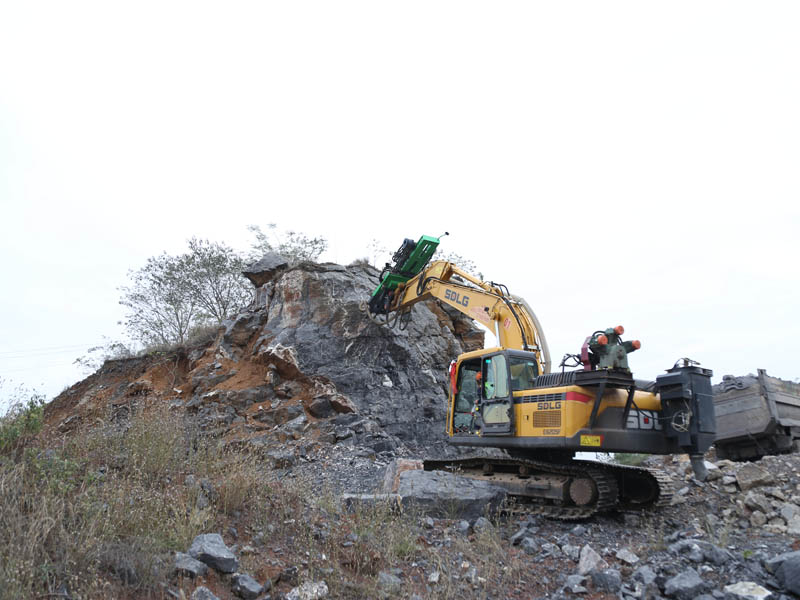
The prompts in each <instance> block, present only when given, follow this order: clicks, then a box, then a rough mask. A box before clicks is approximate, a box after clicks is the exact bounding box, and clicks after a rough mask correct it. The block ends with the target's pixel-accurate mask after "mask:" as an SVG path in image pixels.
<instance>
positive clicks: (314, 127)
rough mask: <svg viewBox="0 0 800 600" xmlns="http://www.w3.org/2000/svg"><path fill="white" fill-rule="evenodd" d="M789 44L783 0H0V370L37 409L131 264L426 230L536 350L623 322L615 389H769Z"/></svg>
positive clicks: (74, 374) (106, 324) (784, 230)
mask: <svg viewBox="0 0 800 600" xmlns="http://www.w3.org/2000/svg"><path fill="white" fill-rule="evenodd" d="M798 31H800V4H798V3H797V2H769V3H765V2H733V1H727V0H726V1H720V2H697V1H694V0H693V1H691V2H670V3H663V2H661V3H651V2H642V1H639V0H637V1H631V2H549V3H537V2H502V3H500V2H494V3H489V2H482V3H476V2H465V1H459V2H437V1H431V0H426V1H425V2H392V3H387V2H378V1H375V0H370V1H365V2H330V1H326V2H284V3H278V2H254V3H244V2H226V3H221V2H220V3H207V2H164V1H159V2H136V3H121V2H109V1H107V0H105V1H100V2H94V3H92V2H81V1H74V2H61V1H54V2H38V1H24V2H23V1H16V2H12V1H8V0H0V208H1V209H2V212H1V213H0V214H1V215H2V217H1V219H2V220H1V221H0V253H1V255H2V260H0V280H1V281H2V282H3V293H2V294H0V377H4V378H5V379H7V380H8V379H11V380H13V382H15V383H22V384H24V385H27V386H29V387H35V388H38V389H40V390H42V391H44V392H45V393H47V394H49V395H52V394H56V393H58V392H59V391H61V389H63V388H64V387H65V386H67V385H69V384H71V383H73V382H74V381H76V380H77V379H78V378H79V377H80V376H81V373H80V372H79V371H77V370H76V369H75V368H74V367H73V366H71V362H72V360H74V358H75V357H76V356H78V355H80V354H82V353H83V350H85V349H86V348H87V347H89V346H91V345H93V344H95V343H98V342H101V341H102V337H103V336H107V337H109V338H118V337H119V336H120V330H119V328H118V326H117V325H116V323H117V321H119V320H120V319H121V318H122V316H123V313H122V310H121V307H119V306H118V304H117V300H118V292H117V289H116V288H117V287H118V286H120V285H123V284H124V283H125V281H126V272H127V270H128V269H130V268H137V267H139V266H141V265H142V264H143V262H144V261H145V259H146V258H147V257H148V256H152V255H154V254H158V253H160V252H161V251H162V250H166V251H168V252H178V251H180V250H182V249H183V247H184V241H185V240H186V238H188V237H190V236H192V235H196V236H200V237H207V238H211V239H215V240H221V241H226V242H228V243H230V244H231V245H234V246H239V247H242V248H244V247H246V246H247V245H248V243H249V234H248V232H247V230H246V226H247V225H248V224H251V223H253V224H260V225H262V226H263V225H266V224H267V223H270V222H275V223H278V224H279V225H280V226H282V227H284V228H286V229H296V230H300V231H304V232H306V233H308V234H313V235H324V236H326V237H327V238H328V239H329V240H330V245H331V250H330V252H329V253H328V255H327V256H326V257H325V258H327V259H329V260H334V261H337V262H342V263H347V262H350V261H351V260H353V259H355V258H358V257H361V256H365V255H366V254H367V251H366V247H367V245H368V243H369V241H370V240H371V239H373V238H377V239H379V240H381V241H382V242H383V243H384V245H385V246H386V247H388V248H389V249H390V250H394V249H395V248H396V247H397V246H399V245H400V243H401V242H402V240H403V238H404V237H413V238H416V237H418V236H419V235H422V234H429V235H438V234H440V233H442V232H443V231H445V230H447V231H450V232H451V236H450V237H448V238H446V239H445V242H444V247H445V249H448V250H453V251H455V252H458V253H461V254H463V255H465V256H468V257H471V258H472V259H473V260H475V261H476V262H477V263H478V265H479V266H480V267H481V270H482V271H483V273H484V275H485V276H486V277H487V278H488V279H493V280H495V281H499V282H503V283H505V284H506V285H508V287H509V288H510V289H511V291H512V292H514V293H517V294H520V295H522V296H524V297H525V298H526V299H527V300H528V301H529V303H530V304H531V305H532V306H533V308H534V309H535V310H536V312H537V314H538V315H539V318H540V319H541V321H542V323H543V325H544V327H545V332H546V334H547V337H548V340H549V342H550V345H551V348H552V350H553V355H554V357H555V358H560V357H561V356H562V355H563V354H564V353H565V352H577V351H578V349H579V348H580V345H581V343H582V341H583V339H584V337H585V336H586V335H588V334H590V333H591V332H592V331H594V330H595V329H599V328H605V327H608V326H613V325H616V324H619V323H621V324H623V325H625V326H626V329H627V331H628V332H629V334H630V337H635V338H639V339H641V340H642V342H643V348H642V350H641V351H639V352H638V353H637V354H635V355H633V357H631V362H632V366H633V369H634V371H635V372H636V374H637V375H638V376H641V377H648V378H652V377H655V375H656V374H658V373H659V372H661V371H662V370H663V369H665V368H667V367H669V366H670V365H671V364H672V363H673V362H674V361H675V360H676V359H677V358H679V357H682V356H690V357H692V358H695V359H697V360H700V361H701V362H702V363H703V365H705V366H707V367H710V368H712V369H713V370H714V371H715V374H716V377H715V380H718V379H719V378H720V377H721V375H723V374H726V373H735V374H744V373H747V372H749V371H755V369H756V368H759V367H761V368H766V369H768V370H769V372H770V373H771V374H773V375H777V376H781V377H784V378H789V379H794V378H796V377H798V376H800V369H798V367H797V364H796V363H797V351H796V347H797V343H798V340H799V339H800V320H799V319H798V317H797V309H798V307H799V306H800V283H799V282H798V266H797V265H798V246H799V244H798V241H797V233H796V232H797V231H798V227H799V226H800V209H799V208H798V196H799V195H800V181H799V178H800V172H799V169H798V167H799V166H800V110H799V109H798V107H800V36H798V34H797V32H798ZM7 387H8V385H6V388H7ZM0 393H2V392H0Z"/></svg>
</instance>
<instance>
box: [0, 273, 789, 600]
mask: <svg viewBox="0 0 800 600" xmlns="http://www.w3.org/2000/svg"><path fill="white" fill-rule="evenodd" d="M377 275H378V273H377V272H376V271H375V270H373V269H371V268H369V267H364V266H350V267H343V266H339V265H332V264H325V265H312V264H305V265H300V266H297V267H293V268H288V267H287V266H286V265H285V264H282V263H281V261H280V260H277V259H276V258H275V257H267V258H266V259H265V260H264V261H262V263H260V264H259V265H256V266H255V267H254V268H253V269H252V271H251V272H249V273H248V276H249V277H250V279H251V281H253V283H254V285H255V286H256V288H257V294H256V299H255V301H254V303H253V305H252V306H251V307H250V308H249V310H247V311H246V312H243V313H242V314H240V315H238V316H236V318H234V319H232V320H230V321H228V322H226V323H224V326H223V327H221V328H220V329H219V330H218V331H217V332H216V334H215V335H214V337H213V339H210V340H208V341H207V342H206V343H204V344H201V345H198V346H196V347H192V348H189V349H186V350H183V351H179V352H175V353H166V354H161V355H154V356H149V357H142V358H135V359H129V360H123V361H109V362H107V363H106V364H105V365H104V366H103V367H102V368H101V369H100V370H99V371H98V372H97V373H95V374H94V375H92V376H90V377H89V378H87V379H86V380H84V381H82V382H80V383H78V384H76V385H75V386H73V387H72V388H70V389H69V390H67V391H66V392H64V393H63V394H61V395H60V396H59V397H58V398H56V399H55V400H54V401H53V402H52V403H51V404H50V405H49V406H48V407H47V409H46V424H45V430H44V432H43V434H42V435H41V436H40V440H39V443H40V444H41V445H42V446H45V447H46V449H43V450H41V451H40V452H39V453H38V454H37V453H36V452H28V453H27V454H26V455H25V457H24V458H22V459H21V460H22V461H23V462H21V463H19V464H17V463H11V462H3V460H2V459H0V502H3V503H5V504H4V509H5V510H6V513H5V514H10V512H14V513H15V514H16V513H21V514H25V515H27V516H26V517H25V519H23V520H20V521H19V522H17V521H14V523H15V525H14V527H10V526H9V527H8V528H6V529H3V527H0V541H2V542H3V543H5V544H6V546H7V547H9V548H11V547H12V544H11V541H13V542H14V543H16V544H18V545H17V546H14V547H13V549H12V550H9V551H8V552H7V555H6V554H3V552H4V550H0V558H3V559H4V561H6V563H7V564H9V565H12V566H10V567H9V568H8V569H7V570H5V571H0V572H2V573H15V572H19V573H28V576H27V578H25V577H22V576H21V575H20V576H15V579H14V581H11V580H9V582H8V585H7V586H6V588H2V586H0V598H5V597H9V598H10V597H14V596H13V595H4V591H3V590H4V589H5V590H10V591H9V592H8V593H9V594H17V597H21V596H19V594H23V596H24V593H23V592H20V591H19V590H23V591H25V592H29V591H30V590H36V591H37V593H39V594H40V595H41V597H44V596H52V597H56V596H57V597H62V598H72V597H74V598H78V597H82V598H83V597H86V598H89V597H98V598H100V597H131V598H134V597H137V598H138V597H153V598H189V597H191V598H192V599H194V600H202V599H208V600H211V599H213V598H219V599H228V598H231V599H232V598H248V599H254V598H262V599H267V598H271V599H278V598H286V599H292V600H300V599H306V600H310V599H317V598H325V597H330V598H414V599H421V598H461V599H464V598H496V599H502V598H516V599H529V598H592V599H596V598H621V599H623V600H640V599H649V598H677V599H686V600H688V599H691V598H702V599H704V600H709V599H711V598H718V599H727V598H732V599H745V598H774V599H781V600H785V599H788V598H793V597H798V596H797V595H798V594H800V475H799V474H798V473H800V456H798V455H785V456H778V457H767V458H765V459H763V460H761V461H758V462H754V463H732V462H729V461H716V462H715V459H714V455H713V451H712V452H711V453H710V455H709V456H708V457H707V458H708V460H709V461H710V463H711V466H710V476H709V479H708V480H707V481H705V482H699V481H697V480H695V479H694V478H693V477H692V474H691V470H690V469H689V468H688V464H687V463H686V462H684V461H683V459H682V458H679V457H674V458H673V457H665V458H662V457H651V458H649V459H647V464H648V465H649V466H652V467H660V468H664V469H665V470H667V471H668V472H669V473H671V475H672V477H673V479H674V480H675V481H676V483H677V486H676V489H677V493H676V494H675V496H674V497H673V500H672V505H671V506H669V507H666V508H664V509H662V510H659V511H658V512H653V513H646V514H634V513H629V514H625V513H614V514H610V515H603V516H599V517H596V518H594V519H592V520H590V521H587V522H583V523H567V522H560V521H553V520H547V519H545V518H543V517H539V516H532V515H530V514H527V513H526V512H525V510H524V507H515V506H513V505H507V504H504V503H503V494H502V493H501V492H497V490H496V489H495V490H491V489H489V490H486V489H483V490H478V489H476V486H475V485H473V484H470V483H466V484H465V483H463V481H461V482H459V481H458V480H461V479H462V478H457V477H455V476H453V475H449V474H437V475H432V476H430V477H429V478H428V479H427V480H426V481H425V482H424V484H425V486H427V487H426V488H425V494H426V497H425V498H422V494H420V489H421V487H420V485H418V484H419V482H418V481H417V480H418V479H419V478H420V477H421V476H420V475H419V474H418V473H417V474H413V473H412V472H407V473H403V474H401V475H399V476H397V477H396V478H393V477H392V474H393V473H394V472H396V471H398V470H399V469H398V462H397V461H398V459H400V458H407V457H421V456H424V455H431V454H443V453H446V452H453V450H452V449H449V448H448V447H447V446H446V445H444V443H443V432H442V429H443V425H442V424H443V421H444V410H445V404H444V401H445V397H446V386H447V381H446V377H445V372H446V368H447V365H448V363H449V361H450V359H451V358H452V357H455V356H456V355H458V354H459V353H461V352H464V351H467V350H472V349H475V348H478V347H481V346H482V343H483V336H482V334H481V332H480V331H478V330H476V329H474V328H473V326H472V324H471V322H470V321H468V320H465V319H463V318H462V317H461V316H460V315H458V314H454V313H451V312H449V311H447V310H444V309H442V308H441V307H439V306H438V305H435V304H422V305H418V306H416V307H415V309H414V316H413V320H412V321H411V323H410V324H409V326H408V328H407V329H406V330H404V331H399V330H388V329H386V328H383V327H379V326H377V325H375V324H374V323H372V322H371V321H370V320H369V319H368V318H367V317H366V316H365V315H364V313H363V312H362V311H361V310H360V304H361V303H362V301H363V300H364V299H365V298H367V297H368V295H369V293H370V291H371V290H372V289H373V288H374V286H375V284H376V282H377ZM25 461H28V462H25ZM387 473H388V474H389V477H387ZM392 481H399V483H398V484H397V485H393V483H392ZM15 482H18V483H15ZM20 482H21V483H20ZM54 482H55V484H57V485H56V486H55V487H54ZM412 483H413V484H414V485H411V484H412ZM14 485H18V486H19V487H18V488H15V487H14ZM403 485H405V486H406V487H405V488H404V487H402V486H403ZM415 485H416V487H414V486H415ZM398 486H399V487H398ZM17 489H24V490H29V491H28V492H26V493H30V494H32V495H33V496H32V497H36V498H37V499H39V500H37V502H35V503H33V504H34V505H36V504H37V503H38V504H42V505H43V506H44V507H45V508H46V509H47V510H44V509H43V510H42V514H41V515H40V517H39V520H38V521H36V520H35V519H34V516H33V513H34V512H35V511H32V509H31V504H30V503H28V502H27V501H24V495H23V494H22V492H19V493H18V492H17V491H15V490H17ZM431 490H433V491H432V492H431ZM395 492H398V494H395ZM472 494H474V495H472ZM20 498H22V500H21V499H20ZM409 498H411V499H412V500H417V501H416V502H412V503H408V502H406V500H407V499H409ZM431 498H432V499H431ZM400 506H402V507H403V508H402V509H401V510H400V509H399V507H400ZM484 509H485V510H484ZM59 510H60V511H61V512H58V511H59ZM54 514H55V515H60V516H56V517H53V515H54ZM86 515H93V516H92V519H87V518H86ZM487 517H488V518H487ZM26 519H27V521H30V522H31V523H33V525H30V526H27V528H26V525H25V520H26ZM54 519H55V520H54ZM9 522H11V521H9ZM53 522H64V523H67V525H64V528H63V531H61V532H60V534H59V535H56V533H54V532H53V531H50V530H48V531H49V533H47V535H46V536H41V538H42V542H41V543H39V544H27V543H26V544H24V545H23V544H21V542H19V540H27V539H39V538H37V537H36V536H40V534H39V533H36V532H39V531H40V530H41V529H42V525H41V524H44V523H50V524H52V523H53ZM98 524H102V526H100V525H98ZM34 525H35V527H34ZM8 532H10V533H8ZM0 545H2V544H0ZM15 556H19V557H21V558H19V561H20V562H19V564H18V565H15V564H14V563H13V562H11V559H13V558H14V557H15ZM28 556H30V557H31V558H28ZM64 557H66V558H64ZM76 557H77V558H76ZM0 562H3V561H0ZM31 565H34V566H35V567H36V568H31ZM43 565H44V566H43ZM2 568H5V567H2ZM42 573H45V575H44V576H42V575H41V574H42ZM14 590H17V591H14Z"/></svg>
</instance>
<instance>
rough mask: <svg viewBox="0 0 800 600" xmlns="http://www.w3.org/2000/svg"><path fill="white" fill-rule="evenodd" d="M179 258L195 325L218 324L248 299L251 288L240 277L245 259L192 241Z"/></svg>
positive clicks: (228, 250) (220, 246)
mask: <svg viewBox="0 0 800 600" xmlns="http://www.w3.org/2000/svg"><path fill="white" fill-rule="evenodd" d="M188 243H189V252H187V253H186V254H185V255H184V257H183V269H184V277H185V279H186V285H187V286H188V288H189V293H190V294H191V295H192V297H193V298H194V299H195V300H196V302H197V306H198V309H199V313H198V315H197V317H198V321H201V322H204V323H198V324H216V325H218V324H220V323H222V321H223V320H225V319H226V318H227V317H229V316H230V315H231V314H233V313H235V312H238V311H239V310H241V309H242V308H244V307H245V306H246V305H247V304H248V303H249V302H250V301H251V300H252V299H253V292H252V288H253V286H252V284H250V282H249V281H247V279H245V278H244V276H243V275H242V271H243V270H244V268H245V267H246V266H247V261H246V260H245V258H244V257H243V256H242V255H240V254H239V253H237V252H236V251H235V250H234V249H233V248H231V247H230V246H228V245H226V244H222V243H217V242H210V241H208V240H200V239H197V238H192V239H190V240H189V242H188Z"/></svg>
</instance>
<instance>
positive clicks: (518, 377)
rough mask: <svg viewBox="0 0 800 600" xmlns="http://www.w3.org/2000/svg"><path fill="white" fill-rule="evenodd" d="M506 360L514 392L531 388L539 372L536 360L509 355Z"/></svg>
mask: <svg viewBox="0 0 800 600" xmlns="http://www.w3.org/2000/svg"><path fill="white" fill-rule="evenodd" d="M508 362H509V370H510V371H511V389H512V390H513V391H515V392H516V391H518V390H529V389H531V388H532V387H533V382H534V380H535V379H536V376H537V375H538V372H539V368H538V366H537V365H536V361H535V360H532V359H525V358H519V357H514V356H510V357H509V360H508Z"/></svg>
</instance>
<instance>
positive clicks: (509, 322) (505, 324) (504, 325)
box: [503, 317, 511, 329]
mask: <svg viewBox="0 0 800 600" xmlns="http://www.w3.org/2000/svg"><path fill="white" fill-rule="evenodd" d="M503 327H504V328H505V329H508V328H509V327H511V319H509V318H508V317H506V320H505V321H503Z"/></svg>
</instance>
